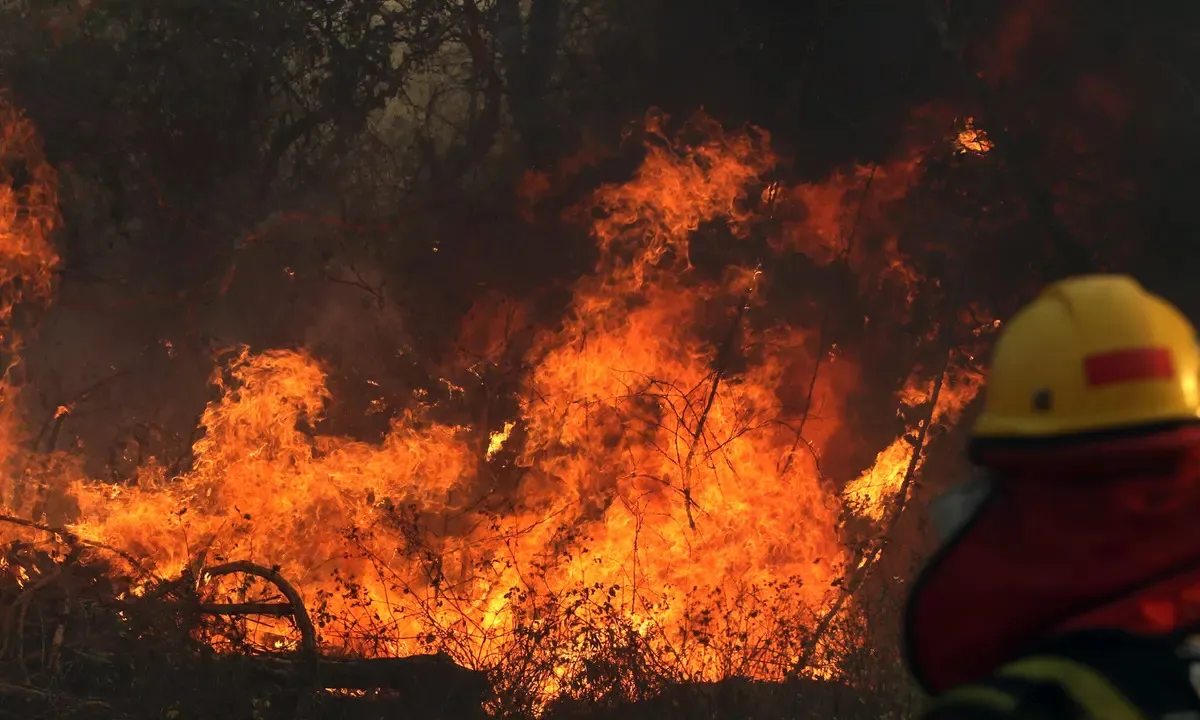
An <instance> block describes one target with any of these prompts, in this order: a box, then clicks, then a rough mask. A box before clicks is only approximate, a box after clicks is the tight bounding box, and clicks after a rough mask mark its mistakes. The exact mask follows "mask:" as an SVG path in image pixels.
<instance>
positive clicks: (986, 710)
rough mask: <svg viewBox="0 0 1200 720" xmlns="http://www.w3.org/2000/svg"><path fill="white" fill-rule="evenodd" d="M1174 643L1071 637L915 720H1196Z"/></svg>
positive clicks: (1185, 664)
mask: <svg viewBox="0 0 1200 720" xmlns="http://www.w3.org/2000/svg"><path fill="white" fill-rule="evenodd" d="M1179 648H1180V645H1179V644H1178V638H1177V637H1174V638H1167V637H1156V638H1146V637H1137V636H1134V635H1131V634H1128V633H1124V632H1118V631H1096V632H1091V631H1089V632H1082V633H1072V634H1070V635H1067V636H1062V637H1059V638H1056V639H1055V640H1054V641H1052V642H1050V643H1048V644H1047V645H1045V646H1044V647H1043V648H1041V649H1040V650H1039V651H1038V652H1035V653H1033V654H1030V655H1026V656H1024V657H1022V658H1020V659H1018V660H1015V661H1013V662H1010V663H1008V664H1006V665H1004V666H1002V667H1001V668H999V669H998V670H997V671H996V672H995V673H993V674H992V675H991V676H990V677H987V678H985V679H983V680H980V681H977V682H974V683H970V684H966V685H962V686H959V687H957V688H954V689H952V690H949V691H947V692H946V693H944V694H942V695H941V696H939V697H937V698H935V699H934V700H933V701H932V703H931V704H930V706H929V708H928V710H927V712H926V713H925V714H924V715H923V716H922V720H1007V719H1011V720H1159V719H1160V718H1171V719H1172V720H1200V695H1198V694H1197V690H1196V688H1195V687H1194V686H1193V684H1192V682H1191V676H1192V673H1193V672H1195V671H1193V670H1192V667H1191V666H1192V665H1193V661H1192V659H1191V658H1188V657H1186V655H1184V654H1182V653H1180V652H1178V650H1179Z"/></svg>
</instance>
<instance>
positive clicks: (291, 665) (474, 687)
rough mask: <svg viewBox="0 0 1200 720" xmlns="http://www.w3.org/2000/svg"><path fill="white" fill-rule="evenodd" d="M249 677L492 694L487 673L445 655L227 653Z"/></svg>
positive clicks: (330, 686)
mask: <svg viewBox="0 0 1200 720" xmlns="http://www.w3.org/2000/svg"><path fill="white" fill-rule="evenodd" d="M230 660H231V661H232V662H235V663H236V664H237V665H238V666H239V667H240V668H242V669H243V670H245V671H246V672H248V673H249V674H250V675H251V676H255V677H258V678H261V679H263V680H273V681H275V682H277V683H280V684H286V685H290V686H298V685H308V686H312V687H314V688H316V689H322V690H335V689H336V690H395V691H398V692H401V693H406V694H407V693H410V692H411V693H431V692H437V693H441V692H445V693H454V694H456V695H459V696H460V697H462V698H464V699H468V700H470V701H473V702H478V703H482V702H483V701H484V700H486V699H487V697H488V695H489V694H490V693H491V686H490V684H489V683H488V679H487V675H486V674H484V673H482V672H480V671H477V670H469V669H467V668H464V667H462V666H460V665H456V664H455V663H454V662H453V661H451V660H450V659H449V658H448V657H447V656H445V655H415V656H410V657H399V658H345V659H341V658H327V657H318V658H315V659H312V658H291V657H278V656H269V655H268V656H231V657H230Z"/></svg>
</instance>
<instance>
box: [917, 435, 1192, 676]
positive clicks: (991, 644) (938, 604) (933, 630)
mask: <svg viewBox="0 0 1200 720" xmlns="http://www.w3.org/2000/svg"><path fill="white" fill-rule="evenodd" d="M986 460H987V461H988V464H989V465H993V466H996V467H997V469H998V471H999V472H1000V476H1001V478H1002V479H1001V480H1000V481H999V490H998V491H997V492H995V493H993V496H992V497H991V498H989V500H988V501H987V502H986V503H985V505H984V507H983V508H981V509H980V511H979V514H978V515H977V516H976V518H975V519H974V520H973V521H972V523H971V524H970V526H969V527H968V528H966V529H965V530H964V531H963V532H962V533H960V534H959V535H958V536H957V537H956V538H955V539H954V540H953V541H952V542H951V543H949V544H948V545H947V546H946V547H945V548H943V549H942V550H941V551H940V552H939V553H938V554H937V555H936V556H935V557H934V558H933V560H932V561H931V562H930V564H929V565H928V566H927V567H926V569H925V570H924V571H923V572H922V573H921V575H920V576H919V577H918V579H917V582H916V586H915V588H914V590H913V593H912V595H911V597H910V598H909V606H908V612H907V615H908V617H907V623H906V624H907V627H906V635H907V637H906V641H907V645H908V647H907V650H908V656H909V664H910V666H911V668H912V670H913V673H914V674H915V675H916V677H917V679H918V680H919V681H920V682H921V683H922V685H924V686H925V687H926V689H927V690H930V691H931V692H935V693H937V692H942V691H944V690H946V689H947V688H949V687H953V686H954V685H958V684H961V683H964V682H969V681H971V680H976V679H978V678H980V677H983V676H985V675H987V674H988V673H990V672H991V671H992V670H994V669H995V668H996V667H997V666H998V665H1000V664H1002V663H1004V662H1006V661H1008V660H1011V659H1013V658H1014V657H1016V656H1017V655H1019V654H1020V653H1021V652H1023V651H1025V650H1026V649H1027V648H1029V647H1030V646H1031V645H1032V644H1034V643H1036V642H1039V641H1041V640H1042V639H1044V638H1045V637H1046V636H1047V635H1052V634H1054V633H1056V632H1061V631H1065V630H1075V629H1083V628H1097V627H1116V628H1122V629H1126V630H1130V631H1134V632H1144V633H1159V632H1168V631H1171V630H1174V629H1177V628H1179V627H1181V626H1184V625H1188V624H1192V623H1196V622H1198V621H1200V428H1198V427H1194V426H1190V427H1186V428H1178V429H1174V430H1170V431H1164V432H1160V433H1156V434H1154V435H1148V436H1140V437H1136V438H1126V439H1123V440H1119V441H1114V440H1107V441H1105V442H1103V443H1095V444H1091V445H1078V444H1077V445H1073V446H1071V447H1069V448H1059V449H1055V450H1046V449H1042V450H1038V451H1036V452H1033V451H1030V452H1026V453H1021V454H1016V453H1012V452H1006V453H1005V454H1004V455H1002V456H993V457H987V458H986Z"/></svg>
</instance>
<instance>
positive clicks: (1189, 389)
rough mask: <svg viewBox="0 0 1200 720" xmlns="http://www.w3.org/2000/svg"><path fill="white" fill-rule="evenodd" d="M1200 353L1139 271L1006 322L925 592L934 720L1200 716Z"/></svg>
mask: <svg viewBox="0 0 1200 720" xmlns="http://www.w3.org/2000/svg"><path fill="white" fill-rule="evenodd" d="M1198 380H1200V347H1198V345H1197V337H1196V331H1195V329H1194V327H1193V326H1192V324H1191V323H1190V322H1189V321H1188V320H1187V318H1185V317H1184V315H1183V314H1182V313H1181V312H1180V311H1179V310H1178V309H1176V308H1175V307H1173V306H1172V305H1171V304H1169V303H1168V302H1166V301H1165V300H1163V299H1161V298H1159V297H1157V296H1155V295H1152V294H1150V293H1148V292H1147V291H1146V290H1144V289H1143V288H1142V287H1141V286H1140V285H1139V284H1138V283H1137V282H1136V281H1135V280H1133V279H1132V278H1130V277H1126V276H1122V275H1088V276H1081V277H1075V278H1070V279H1067V280H1063V281H1061V282H1058V283H1056V284H1054V285H1051V286H1050V287H1048V288H1047V289H1046V290H1045V291H1044V292H1043V293H1042V294H1041V295H1040V296H1039V297H1038V298H1037V299H1036V300H1034V301H1033V302H1032V303H1031V304H1029V305H1028V306H1026V307H1025V308H1024V309H1022V310H1021V311H1020V312H1019V313H1017V315H1016V316H1014V317H1013V318H1012V319H1011V321H1009V322H1008V323H1007V324H1006V326H1005V327H1004V329H1003V330H1002V332H1001V334H1000V337H999V338H998V341H997V343H996V347H995V352H994V356H993V359H992V366H991V370H990V373H989V377H988V387H987V390H986V394H985V398H984V407H983V410H982V413H981V415H980V417H979V419H978V421H977V423H976V425H975V427H974V428H973V432H972V437H971V440H970V444H969V457H970V460H971V463H972V465H973V467H974V468H975V471H976V474H975V475H974V476H972V477H971V478H970V479H969V480H967V481H966V482H964V483H962V484H960V485H958V486H956V487H954V488H952V489H951V490H950V491H948V492H947V493H945V494H944V495H943V496H942V497H941V498H939V499H937V500H935V501H934V503H933V505H932V507H931V515H932V520H933V525H934V527H935V529H936V530H937V531H938V532H939V535H940V537H941V545H940V547H939V549H938V550H937V552H935V554H934V556H933V558H932V559H931V560H930V561H929V563H928V564H927V565H926V567H925V568H924V569H923V570H922V571H921V573H920V574H919V576H918V577H917V579H916V582H915V584H914V587H913V590H912V592H911V594H910V597H909V600H908V607H907V610H906V619H905V625H906V627H905V642H906V653H907V661H908V664H909V668H910V669H911V671H912V673H913V675H914V677H915V678H916V679H917V681H918V682H919V684H921V685H922V686H923V688H924V689H925V690H926V691H927V692H929V693H930V694H932V695H933V696H934V698H933V700H932V701H931V704H930V707H929V709H928V711H927V713H926V715H925V717H926V719H927V720H934V719H935V718H936V719H937V720H950V719H954V718H962V719H968V718H970V719H981V720H982V719H984V718H1023V719H1031V718H1044V719H1047V720H1050V719H1058V718H1080V719H1083V720H1159V719H1160V718H1163V719H1167V720H1189V719H1190V720H1200V634H1198V635H1196V636H1193V635H1192V632H1200V388H1198V386H1197V383H1198Z"/></svg>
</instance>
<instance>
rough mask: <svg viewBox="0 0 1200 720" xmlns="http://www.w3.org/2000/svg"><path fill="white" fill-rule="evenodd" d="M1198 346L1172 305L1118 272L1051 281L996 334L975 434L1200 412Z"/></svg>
mask: <svg viewBox="0 0 1200 720" xmlns="http://www.w3.org/2000/svg"><path fill="white" fill-rule="evenodd" d="M1198 375H1200V347H1198V346H1197V338H1196V330H1195V328H1194V327H1193V326H1192V324H1191V323H1190V322H1189V321H1188V319H1187V318H1186V317H1184V315H1183V313H1181V312H1180V311H1179V310H1178V309H1177V308H1175V307H1174V306H1173V305H1171V304H1170V303H1168V302H1167V301H1166V300H1163V299H1162V298H1160V297H1158V296H1157V295H1153V294H1151V293H1149V292H1146V290H1145V289H1144V288H1142V286H1141V285H1139V284H1138V282H1137V281H1136V280H1134V279H1133V278H1131V277H1128V276H1124V275H1085V276H1080V277H1075V278H1069V279H1066V280H1062V281H1060V282H1057V283H1055V284H1053V285H1051V286H1049V287H1048V288H1046V289H1045V290H1044V291H1043V292H1042V294H1041V295H1040V296H1039V297H1038V298H1037V299H1036V300H1034V301H1033V302H1032V303H1030V304H1029V305H1027V306H1026V307H1025V308H1023V309H1022V310H1021V311H1020V312H1018V313H1017V314H1016V315H1015V316H1014V317H1013V318H1012V320H1010V321H1009V322H1008V324H1007V326H1006V327H1005V328H1004V330H1003V331H1002V332H1001V334H1000V337H999V339H998V340H997V342H996V348H995V352H994V355H993V358H992V367H991V371H990V373H989V377H988V386H987V390H986V396H985V402H984V409H983V414H982V415H981V416H980V418H979V420H978V422H977V423H976V425H975V428H974V437H975V439H976V441H977V442H978V441H984V442H986V441H988V440H1005V439H1009V440H1021V439H1031V440H1032V439H1036V438H1052V437H1062V436H1071V435H1083V434H1088V433H1094V432H1102V431H1106V430H1119V429H1125V428H1136V427H1139V426H1151V425H1158V424H1167V423H1174V422H1196V421H1198V420H1200V390H1198V389H1197V379H1198Z"/></svg>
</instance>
